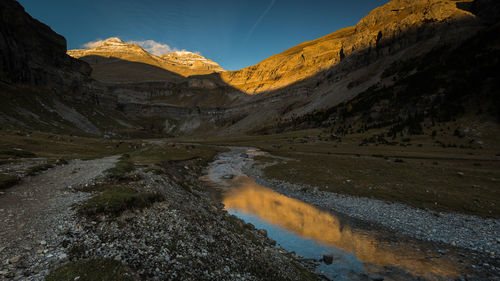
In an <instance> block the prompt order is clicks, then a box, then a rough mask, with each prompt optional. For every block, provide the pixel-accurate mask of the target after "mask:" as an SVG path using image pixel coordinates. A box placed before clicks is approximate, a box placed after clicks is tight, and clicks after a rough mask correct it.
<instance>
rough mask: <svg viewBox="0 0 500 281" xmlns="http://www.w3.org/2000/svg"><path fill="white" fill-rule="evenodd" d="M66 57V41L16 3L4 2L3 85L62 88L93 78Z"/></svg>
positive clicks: (0, 35)
mask: <svg viewBox="0 0 500 281" xmlns="http://www.w3.org/2000/svg"><path fill="white" fill-rule="evenodd" d="M90 72H91V68H90V67H89V66H88V65H87V64H86V63H85V62H81V61H78V60H75V59H73V58H71V57H69V56H67V55H66V39H64V37H62V36H61V35H59V34H57V33H55V32H54V31H52V29H50V27H48V26H47V25H45V24H43V23H41V22H39V21H38V20H36V19H33V18H32V17H31V16H30V15H28V14H27V13H26V12H25V11H24V8H23V7H22V6H21V5H20V4H19V3H18V2H17V1H13V0H2V1H0V81H2V82H4V83H7V84H29V85H37V86H44V87H47V88H61V87H62V86H63V85H70V84H72V83H73V80H78V79H81V77H85V76H88V75H90Z"/></svg>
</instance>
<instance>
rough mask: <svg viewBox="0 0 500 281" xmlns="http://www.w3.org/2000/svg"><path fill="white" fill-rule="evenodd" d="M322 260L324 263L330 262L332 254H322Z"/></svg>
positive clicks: (331, 261)
mask: <svg viewBox="0 0 500 281" xmlns="http://www.w3.org/2000/svg"><path fill="white" fill-rule="evenodd" d="M323 262H324V263H325V264H332V263H333V256H332V255H323Z"/></svg>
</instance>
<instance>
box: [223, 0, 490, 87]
mask: <svg viewBox="0 0 500 281" xmlns="http://www.w3.org/2000/svg"><path fill="white" fill-rule="evenodd" d="M472 2H473V1H472V0H464V1H451V0H394V1H391V2H389V3H387V4H386V5H384V6H382V7H379V8H377V9H375V10H373V11H372V12H371V13H370V14H368V15H367V16H365V17H364V18H363V19H361V20H360V22H359V23H358V24H357V25H356V26H354V27H348V28H345V29H342V30H339V31H337V32H334V33H332V34H329V35H327V36H325V37H322V38H319V39H317V40H313V41H309V42H304V43H302V44H300V45H298V46H295V47H293V48H291V49H288V50H286V51H285V52H283V53H281V54H277V55H274V56H272V57H270V58H268V59H266V60H264V61H262V62H260V63H258V64H256V65H254V66H250V67H247V68H244V69H241V70H238V71H231V72H225V73H222V74H221V76H222V79H223V80H224V81H225V82H227V83H228V84H229V85H231V86H233V87H236V88H238V89H240V90H242V91H245V92H247V93H249V94H256V93H260V92H264V91H270V90H275V89H279V88H282V87H284V86H287V85H290V84H292V83H294V82H297V81H300V80H303V79H306V78H309V77H311V76H313V75H315V74H317V73H318V72H320V71H322V70H326V69H330V68H332V67H334V66H337V65H342V67H343V69H344V70H348V71H350V70H354V69H356V68H359V67H360V66H363V65H367V64H369V63H371V62H373V61H374V60H376V59H378V58H380V57H384V56H387V55H390V54H394V53H395V52H398V51H400V50H402V49H404V48H406V47H409V46H413V45H414V44H417V43H418V44H422V45H423V44H424V43H425V41H432V40H433V42H431V43H429V45H430V46H427V47H426V48H429V47H432V46H435V45H437V44H438V43H449V42H450V40H463V39H465V38H466V37H467V36H469V35H470V34H473V32H469V31H470V30H471V29H477V28H478V26H479V25H480V23H478V21H475V20H474V19H475V16H474V15H473V14H472V13H471V12H469V11H467V10H466V9H464V7H468V5H467V4H469V5H471V3H472ZM461 7H462V8H461ZM443 30H446V31H445V32H443ZM353 55H356V58H355V59H353V58H350V57H351V56H353Z"/></svg>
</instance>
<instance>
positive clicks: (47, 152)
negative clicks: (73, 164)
mask: <svg viewBox="0 0 500 281" xmlns="http://www.w3.org/2000/svg"><path fill="white" fill-rule="evenodd" d="M0 133H1V135H2V137H1V138H0V159H9V158H28V157H43V158H49V159H54V160H55V159H84V160H86V159H96V158H102V157H105V156H111V155H117V154H123V153H129V152H131V151H134V150H136V149H138V148H139V147H140V146H141V144H142V142H141V141H140V140H116V139H104V138H99V137H83V136H71V135H57V134H50V133H43V132H30V133H21V134H17V133H16V132H15V131H9V130H1V131H0ZM19 149H20V150H19Z"/></svg>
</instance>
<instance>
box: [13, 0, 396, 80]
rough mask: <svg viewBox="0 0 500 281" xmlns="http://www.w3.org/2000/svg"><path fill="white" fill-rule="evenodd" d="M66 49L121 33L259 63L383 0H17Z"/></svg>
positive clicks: (227, 64)
mask: <svg viewBox="0 0 500 281" xmlns="http://www.w3.org/2000/svg"><path fill="white" fill-rule="evenodd" d="M18 1H19V3H21V4H22V5H23V6H24V7H25V9H26V11H27V12H28V13H30V14H31V15H32V16H33V17H35V18H36V19H38V20H40V21H42V22H44V23H46V24H48V25H49V26H50V27H51V28H52V29H53V30H54V31H56V32H57V33H59V34H61V35H63V36H64V37H66V39H67V41H68V49H77V48H81V47H82V46H83V45H84V44H85V43H88V42H91V41H96V40H99V39H106V38H109V37H120V38H121V39H122V40H124V41H144V40H154V41H155V42H158V43H161V44H166V45H168V46H169V47H170V48H172V49H179V50H188V51H193V52H199V53H201V54H202V55H203V56H205V57H207V58H209V59H212V60H214V61H216V62H218V63H219V64H220V65H221V66H222V67H223V68H225V69H228V70H236V69H240V68H243V67H246V66H250V65H253V64H256V63H258V62H259V61H261V60H263V59H265V58H267V57H269V56H272V55H274V54H277V53H280V52H282V51H284V50H286V49H288V48H291V47H293V46H295V45H297V44H299V43H301V42H304V41H309V40H313V39H316V38H319V37H321V36H324V35H327V34H329V33H332V32H334V31H336V30H338V29H340V28H344V27H347V26H352V25H355V24H356V23H357V22H358V21H359V20H360V19H361V18H362V17H363V16H364V15H366V14H367V13H369V12H370V11H371V10H372V9H374V8H376V7H378V6H381V5H383V4H385V3H387V2H388V0H349V1H345V0H343V1H337V0H85V1H73V0H44V1H40V0H18Z"/></svg>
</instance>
